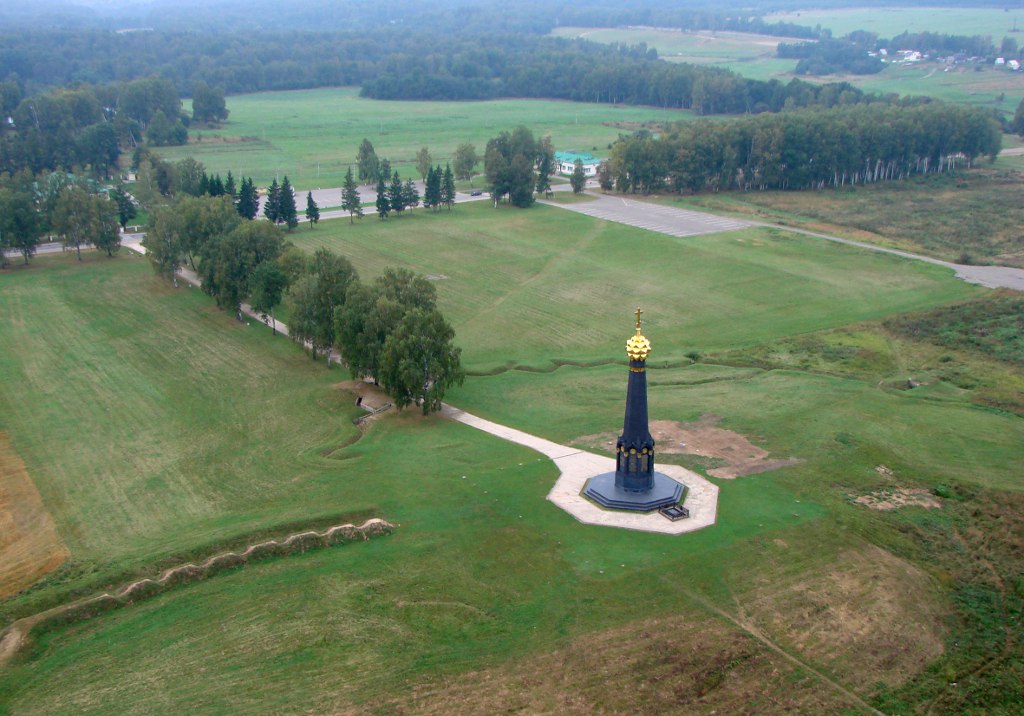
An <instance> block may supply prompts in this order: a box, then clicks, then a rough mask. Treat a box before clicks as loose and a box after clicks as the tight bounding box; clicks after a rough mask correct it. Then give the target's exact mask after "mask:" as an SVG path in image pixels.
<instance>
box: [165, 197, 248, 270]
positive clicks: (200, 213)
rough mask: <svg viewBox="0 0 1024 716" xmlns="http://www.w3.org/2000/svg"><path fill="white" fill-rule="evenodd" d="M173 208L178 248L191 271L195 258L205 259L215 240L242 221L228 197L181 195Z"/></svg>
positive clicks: (194, 266)
mask: <svg viewBox="0 0 1024 716" xmlns="http://www.w3.org/2000/svg"><path fill="white" fill-rule="evenodd" d="M174 208H175V213H176V214H177V216H178V218H179V222H178V227H179V231H180V232H181V245H182V247H183V248H184V250H185V256H186V258H188V262H189V264H190V265H191V266H192V268H193V270H194V269H195V268H196V258H197V257H200V256H202V257H205V256H207V255H208V254H209V253H210V247H211V246H212V245H214V244H215V243H216V241H217V239H219V238H220V237H222V236H225V235H226V234H229V233H231V232H232V231H234V229H235V228H236V227H237V226H238V225H239V224H240V223H241V222H242V218H241V217H240V216H239V215H238V212H236V211H235V210H234V209H233V207H232V205H231V199H230V198H228V197H223V196H221V197H213V196H184V197H181V198H180V199H178V200H177V201H176V202H175V204H174Z"/></svg>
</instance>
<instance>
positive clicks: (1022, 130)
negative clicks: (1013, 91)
mask: <svg viewBox="0 0 1024 716" xmlns="http://www.w3.org/2000/svg"><path fill="white" fill-rule="evenodd" d="M1010 131H1012V132H1016V133H1017V134H1019V135H1020V136H1021V137H1024V99H1022V100H1021V101H1020V104H1018V105H1017V111H1016V112H1014V114H1013V123H1012V124H1010Z"/></svg>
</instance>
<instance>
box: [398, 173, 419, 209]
mask: <svg viewBox="0 0 1024 716" xmlns="http://www.w3.org/2000/svg"><path fill="white" fill-rule="evenodd" d="M402 205H403V207H404V208H406V209H415V208H416V207H417V206H419V205H420V192H419V190H418V189H417V188H416V184H414V183H413V181H412V179H406V180H405V184H403V185H402Z"/></svg>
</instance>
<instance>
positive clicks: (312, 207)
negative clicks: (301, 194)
mask: <svg viewBox="0 0 1024 716" xmlns="http://www.w3.org/2000/svg"><path fill="white" fill-rule="evenodd" d="M306 221H308V222H309V228H311V229H312V228H313V225H314V224H315V223H317V222H318V221H320V207H319V206H317V205H316V202H315V201H314V200H313V192H311V191H310V192H307V193H306Z"/></svg>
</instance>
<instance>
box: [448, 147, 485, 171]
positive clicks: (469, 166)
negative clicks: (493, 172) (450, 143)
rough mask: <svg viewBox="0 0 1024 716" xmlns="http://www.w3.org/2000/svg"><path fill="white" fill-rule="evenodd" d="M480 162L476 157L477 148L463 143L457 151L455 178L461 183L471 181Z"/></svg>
mask: <svg viewBox="0 0 1024 716" xmlns="http://www.w3.org/2000/svg"><path fill="white" fill-rule="evenodd" d="M479 162H480V159H479V157H477V155H476V147H474V146H473V144H472V143H470V142H463V143H462V144H460V145H459V146H458V147H457V148H456V149H455V159H454V161H453V165H454V166H453V167H452V170H453V171H454V172H455V178H456V179H459V180H460V181H470V180H471V179H472V178H473V171H474V170H475V169H476V165H477V164H478V163H479Z"/></svg>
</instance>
